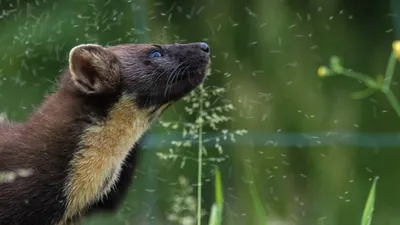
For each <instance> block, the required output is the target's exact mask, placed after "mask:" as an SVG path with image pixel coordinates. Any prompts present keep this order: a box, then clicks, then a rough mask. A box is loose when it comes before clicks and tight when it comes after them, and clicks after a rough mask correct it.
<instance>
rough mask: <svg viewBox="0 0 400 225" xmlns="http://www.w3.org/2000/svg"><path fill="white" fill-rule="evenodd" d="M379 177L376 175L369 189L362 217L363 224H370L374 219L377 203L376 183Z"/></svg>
mask: <svg viewBox="0 0 400 225" xmlns="http://www.w3.org/2000/svg"><path fill="white" fill-rule="evenodd" d="M378 179H379V177H375V178H374V181H373V183H372V186H371V189H370V191H369V195H368V199H367V202H366V203H365V208H364V212H363V215H362V218H361V225H370V224H371V221H372V213H373V211H374V205H375V192H376V183H377V181H378Z"/></svg>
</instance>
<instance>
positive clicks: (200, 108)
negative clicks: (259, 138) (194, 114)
mask: <svg viewBox="0 0 400 225" xmlns="http://www.w3.org/2000/svg"><path fill="white" fill-rule="evenodd" d="M203 91H204V90H203V85H200V99H199V104H200V106H199V114H200V121H199V152H198V164H197V166H198V168H197V170H198V172H197V225H201V188H202V183H201V176H202V166H203Z"/></svg>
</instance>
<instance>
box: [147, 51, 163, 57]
mask: <svg viewBox="0 0 400 225" xmlns="http://www.w3.org/2000/svg"><path fill="white" fill-rule="evenodd" d="M161 56H162V55H161V52H159V51H154V52H151V53H150V57H151V58H155V57H161Z"/></svg>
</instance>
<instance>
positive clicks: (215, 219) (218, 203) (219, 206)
mask: <svg viewBox="0 0 400 225" xmlns="http://www.w3.org/2000/svg"><path fill="white" fill-rule="evenodd" d="M223 202H224V196H223V192H222V182H221V173H220V171H219V169H218V168H217V169H216V171H215V203H214V204H213V205H212V208H211V216H210V221H209V223H208V224H209V225H220V224H222V211H223Z"/></svg>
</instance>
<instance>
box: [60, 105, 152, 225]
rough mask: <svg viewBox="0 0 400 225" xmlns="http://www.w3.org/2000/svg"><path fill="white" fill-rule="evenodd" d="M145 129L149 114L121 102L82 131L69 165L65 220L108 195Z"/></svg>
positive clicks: (147, 125) (147, 124)
mask: <svg viewBox="0 0 400 225" xmlns="http://www.w3.org/2000/svg"><path fill="white" fill-rule="evenodd" d="M148 127H149V122H148V112H147V111H141V110H139V109H137V108H136V107H135V106H134V105H133V103H132V101H131V100H130V99H129V98H121V100H120V101H119V102H118V103H117V104H116V105H115V106H114V107H113V108H112V109H111V111H110V113H109V118H108V119H107V120H106V121H104V122H103V123H102V124H97V125H92V126H89V127H87V128H86V129H85V131H84V132H83V134H82V135H81V140H80V146H81V148H80V150H79V151H77V153H76V154H75V155H74V157H73V159H72V161H71V162H70V171H69V174H68V179H67V182H66V185H65V195H66V197H67V211H66V214H65V218H70V217H72V216H74V215H76V214H79V213H80V212H81V211H82V210H84V209H85V207H87V206H88V205H89V204H90V203H93V202H95V201H97V200H99V199H100V198H102V197H103V196H104V195H106V194H107V193H108V192H109V191H110V189H111V188H112V186H113V185H114V184H115V183H116V181H117V180H118V177H119V173H120V170H121V167H122V165H123V162H124V160H125V158H126V156H127V154H128V153H129V151H130V150H131V149H132V147H133V146H134V144H135V143H136V142H137V141H138V140H139V138H140V137H141V135H142V134H143V133H144V132H145V131H146V130H147V129H148Z"/></svg>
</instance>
